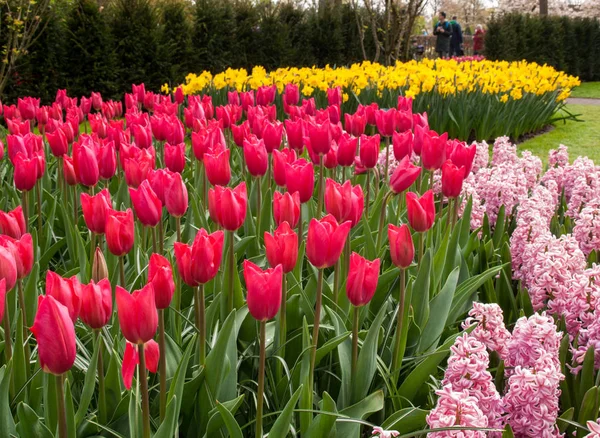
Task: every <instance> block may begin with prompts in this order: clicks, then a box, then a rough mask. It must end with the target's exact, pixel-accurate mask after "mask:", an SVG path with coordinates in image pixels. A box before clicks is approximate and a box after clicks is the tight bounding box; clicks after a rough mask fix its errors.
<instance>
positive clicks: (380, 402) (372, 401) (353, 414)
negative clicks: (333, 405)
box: [337, 390, 384, 438]
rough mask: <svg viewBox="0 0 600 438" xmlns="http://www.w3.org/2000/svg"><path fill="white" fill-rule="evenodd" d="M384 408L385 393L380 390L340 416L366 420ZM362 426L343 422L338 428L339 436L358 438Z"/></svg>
mask: <svg viewBox="0 0 600 438" xmlns="http://www.w3.org/2000/svg"><path fill="white" fill-rule="evenodd" d="M383 406H384V396H383V391H381V390H379V391H376V392H374V393H372V394H370V395H369V396H368V397H366V398H363V399H362V400H361V401H359V402H358V403H356V404H354V405H352V406H349V407H347V408H346V409H343V410H342V411H340V414H343V415H345V416H347V417H350V418H354V419H359V420H364V419H365V418H367V417H368V416H369V415H371V414H373V413H375V412H379V411H380V410H382V409H383ZM360 426H361V425H360V424H359V423H352V422H348V421H341V422H340V424H339V425H338V427H337V432H338V436H340V437H347V438H351V437H358V436H359V432H360Z"/></svg>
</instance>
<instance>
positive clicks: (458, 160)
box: [448, 141, 477, 178]
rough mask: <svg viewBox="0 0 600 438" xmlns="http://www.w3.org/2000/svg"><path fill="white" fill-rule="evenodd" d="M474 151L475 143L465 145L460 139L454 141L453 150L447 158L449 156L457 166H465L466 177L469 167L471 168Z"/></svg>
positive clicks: (475, 148) (475, 150) (475, 149)
mask: <svg viewBox="0 0 600 438" xmlns="http://www.w3.org/2000/svg"><path fill="white" fill-rule="evenodd" d="M476 152H477V146H476V144H475V143H473V144H472V145H471V146H467V144H466V143H464V142H462V141H461V142H456V144H455V146H454V150H453V151H452V153H451V154H450V156H449V157H448V158H450V159H451V160H452V162H453V163H454V164H455V165H456V166H457V167H464V168H465V178H466V177H467V176H469V174H470V173H471V169H472V168H473V160H474V158H475V153H476Z"/></svg>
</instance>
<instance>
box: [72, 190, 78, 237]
mask: <svg viewBox="0 0 600 438" xmlns="http://www.w3.org/2000/svg"><path fill="white" fill-rule="evenodd" d="M77 210H78V205H77V186H76V185H75V186H73V226H74V227H75V228H77V222H79V221H78V219H79V217H78V216H77V213H78V211H77Z"/></svg>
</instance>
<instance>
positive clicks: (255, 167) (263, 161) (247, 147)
mask: <svg viewBox="0 0 600 438" xmlns="http://www.w3.org/2000/svg"><path fill="white" fill-rule="evenodd" d="M243 146H244V161H245V162H246V166H248V172H250V175H252V176H264V175H265V174H266V173H267V167H268V165H269V156H268V154H267V148H266V146H265V142H264V141H263V140H259V139H258V138H256V136H254V135H251V136H249V137H248V139H246V140H244V145H243Z"/></svg>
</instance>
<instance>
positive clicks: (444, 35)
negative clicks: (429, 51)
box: [433, 12, 452, 58]
mask: <svg viewBox="0 0 600 438" xmlns="http://www.w3.org/2000/svg"><path fill="white" fill-rule="evenodd" d="M438 18H439V21H438V22H437V23H436V25H435V27H434V28H433V34H434V35H435V36H436V37H437V38H436V40H435V52H436V53H437V55H438V57H439V58H447V57H448V56H449V55H450V39H451V38H452V25H451V24H450V22H449V21H447V20H446V13H445V12H440V13H439V15H438Z"/></svg>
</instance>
